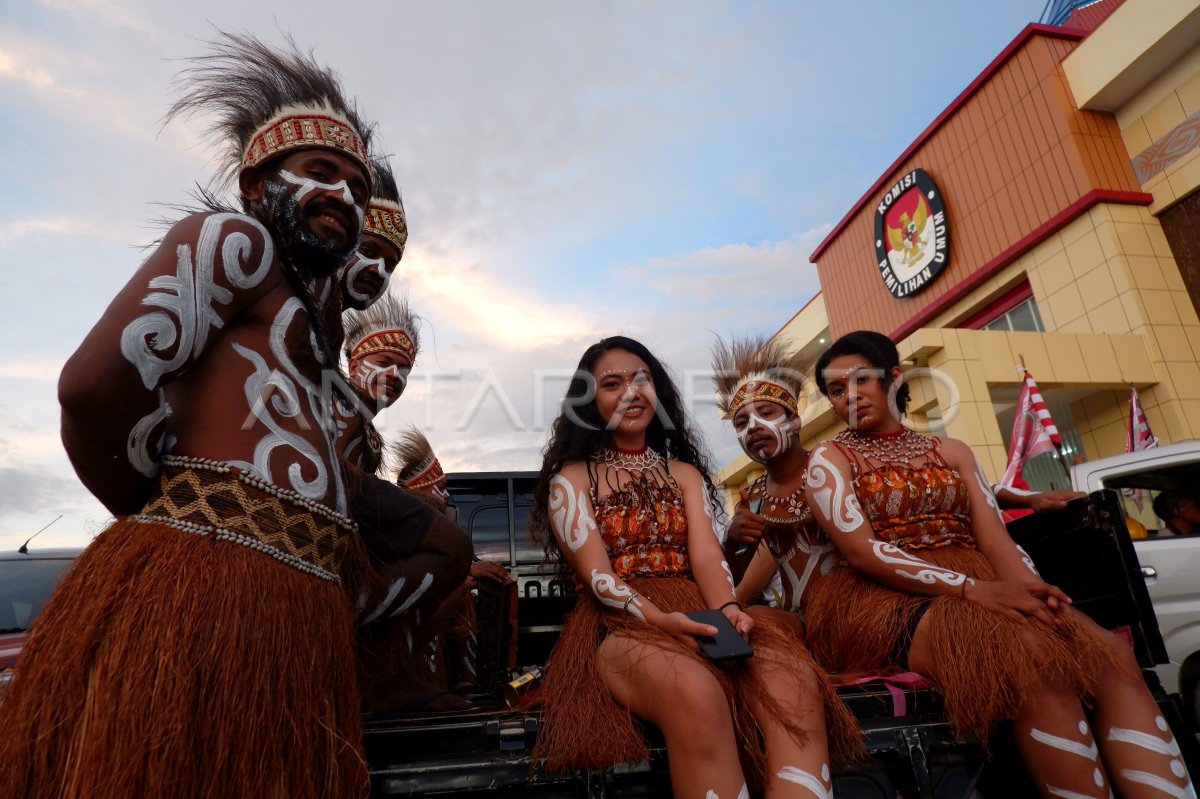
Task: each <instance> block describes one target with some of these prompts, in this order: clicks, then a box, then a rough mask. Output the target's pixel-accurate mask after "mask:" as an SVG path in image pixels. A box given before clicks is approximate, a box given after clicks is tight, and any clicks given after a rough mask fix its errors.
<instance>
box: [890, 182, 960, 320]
mask: <svg viewBox="0 0 1200 799" xmlns="http://www.w3.org/2000/svg"><path fill="white" fill-rule="evenodd" d="M875 255H876V257H877V259H878V262H879V275H880V277H882V278H883V283H884V285H885V286H887V289H888V291H890V292H891V293H892V296H893V297H911V296H912V295H913V294H916V293H917V292H918V291H921V290H922V289H924V288H925V287H926V286H928V285H929V283H930V281H932V280H933V279H934V278H935V277H937V275H938V273H939V272H941V271H942V270H943V269H945V268H946V263H947V262H948V260H949V255H950V237H949V235H948V233H947V231H946V207H945V205H943V204H942V194H941V192H940V191H938V188H937V186H936V185H934V182H933V178H931V177H929V175H927V174H925V170H923V169H914V170H912V171H911V172H909V173H908V174H906V175H904V176H903V177H901V178H900V179H899V180H897V181H896V183H895V185H893V186H892V187H891V188H890V189H888V192H887V194H885V195H883V199H881V200H880V201H879V205H878V206H877V207H876V208H875Z"/></svg>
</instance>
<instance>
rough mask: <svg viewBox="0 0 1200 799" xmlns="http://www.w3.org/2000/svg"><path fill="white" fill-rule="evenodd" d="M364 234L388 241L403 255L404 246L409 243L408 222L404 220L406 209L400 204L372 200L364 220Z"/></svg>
mask: <svg viewBox="0 0 1200 799" xmlns="http://www.w3.org/2000/svg"><path fill="white" fill-rule="evenodd" d="M363 233H374V234H375V235H376V236H381V237H383V238H385V239H387V240H388V241H390V242H392V243H393V244H395V245H396V246H397V247H399V248H400V254H401V255H403V254H404V244H405V242H407V241H408V222H407V221H406V220H405V219H404V209H403V208H401V207H400V204H399V203H394V202H391V201H389V200H371V204H370V205H368V206H367V216H366V218H365V219H364V220H363Z"/></svg>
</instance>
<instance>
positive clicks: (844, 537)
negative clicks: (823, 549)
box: [805, 442, 974, 596]
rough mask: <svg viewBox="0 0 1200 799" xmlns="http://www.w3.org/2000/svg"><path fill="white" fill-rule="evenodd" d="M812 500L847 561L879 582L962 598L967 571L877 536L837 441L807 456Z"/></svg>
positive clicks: (915, 590)
mask: <svg viewBox="0 0 1200 799" xmlns="http://www.w3.org/2000/svg"><path fill="white" fill-rule="evenodd" d="M805 494H806V496H807V498H808V504H809V506H810V507H811V508H812V512H813V514H814V515H815V516H816V518H817V521H818V523H820V525H821V527H822V529H824V530H825V533H826V535H828V536H829V539H830V540H831V541H832V542H833V545H834V546H835V547H837V550H838V552H839V553H841V555H842V557H844V558H845V559H846V562H847V563H848V564H849V565H850V566H851V567H853V568H854V569H857V570H858V571H860V572H862V573H863V574H865V575H867V576H868V577H870V578H871V579H873V580H875V581H876V582H879V583H882V584H883V585H886V586H888V587H889V588H894V589H896V590H898V591H906V592H908V593H912V594H926V595H929V596H962V595H963V593H964V590H965V586H964V583H968V584H969V583H972V582H974V581H973V580H971V579H970V578H969V577H967V576H966V575H965V574H962V573H961V572H956V571H954V570H952V569H946V568H943V567H941V566H935V565H933V564H932V563H928V562H927V561H924V560H921V559H920V558H918V557H916V556H914V555H911V554H909V553H908V552H905V551H904V550H902V549H900V548H899V547H896V546H894V545H892V544H888V543H885V542H883V541H880V540H878V539H877V538H875V531H874V530H873V529H872V527H871V523H870V521H868V520H867V517H866V514H865V513H864V512H863V509H862V504H861V503H860V502H859V499H858V495H857V494H855V492H854V477H853V471H852V469H851V468H850V463H849V461H847V460H846V456H845V455H844V454H843V453H842V452H841V451H840V450H839V449H838V448H837V447H836V446H834V445H833V444H830V443H828V442H827V443H824V444H821V445H819V446H817V447H816V449H814V450H813V451H812V453H811V454H810V455H809V458H808V484H807V486H806V488H805Z"/></svg>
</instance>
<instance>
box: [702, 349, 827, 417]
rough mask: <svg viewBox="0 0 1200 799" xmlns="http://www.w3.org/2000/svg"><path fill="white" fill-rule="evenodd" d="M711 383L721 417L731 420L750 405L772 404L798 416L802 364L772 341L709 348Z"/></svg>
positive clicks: (802, 383) (802, 372)
mask: <svg viewBox="0 0 1200 799" xmlns="http://www.w3.org/2000/svg"><path fill="white" fill-rule="evenodd" d="M712 356H713V361H712V365H713V383H714V385H715V386H716V389H717V407H718V409H719V410H720V411H721V416H723V417H724V418H726V419H729V418H732V417H733V415H734V414H735V413H737V412H738V410H739V409H740V408H741V407H742V406H743V405H745V404H746V403H749V402H759V401H766V402H774V403H775V404H776V405H781V406H783V407H784V408H786V409H788V410H789V411H791V412H792V413H799V400H800V393H801V391H802V390H803V387H804V369H805V366H806V362H805V360H804V359H803V358H802V357H801V356H800V354H799V353H798V352H791V351H790V350H789V349H788V348H787V346H786V345H784V344H783V343H782V342H780V341H777V340H775V339H770V340H766V339H763V338H761V337H759V338H743V339H737V338H735V339H730V341H729V342H728V343H726V342H725V341H723V340H721V339H717V341H716V343H715V344H713V348H712Z"/></svg>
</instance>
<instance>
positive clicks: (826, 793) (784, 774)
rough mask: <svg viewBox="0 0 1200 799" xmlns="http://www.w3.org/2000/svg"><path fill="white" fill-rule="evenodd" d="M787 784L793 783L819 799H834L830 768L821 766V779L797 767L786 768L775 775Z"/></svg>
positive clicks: (824, 765)
mask: <svg viewBox="0 0 1200 799" xmlns="http://www.w3.org/2000/svg"><path fill="white" fill-rule="evenodd" d="M775 776H776V777H778V778H779V779H781V780H784V781H785V782H790V783H793V784H794V785H799V786H801V787H804V788H807V789H808V790H810V791H812V793H813V795H814V796H816V797H817V799H833V785H832V784H831V783H830V781H829V766H828V765H827V764H822V765H821V778H820V779H817V776H816V775H815V774H810V773H808V772H807V771H804V770H803V769H799V768H796V767H795V766H784V767H783V768H781V769H780V770H779V771H778V772H776V774H775Z"/></svg>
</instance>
